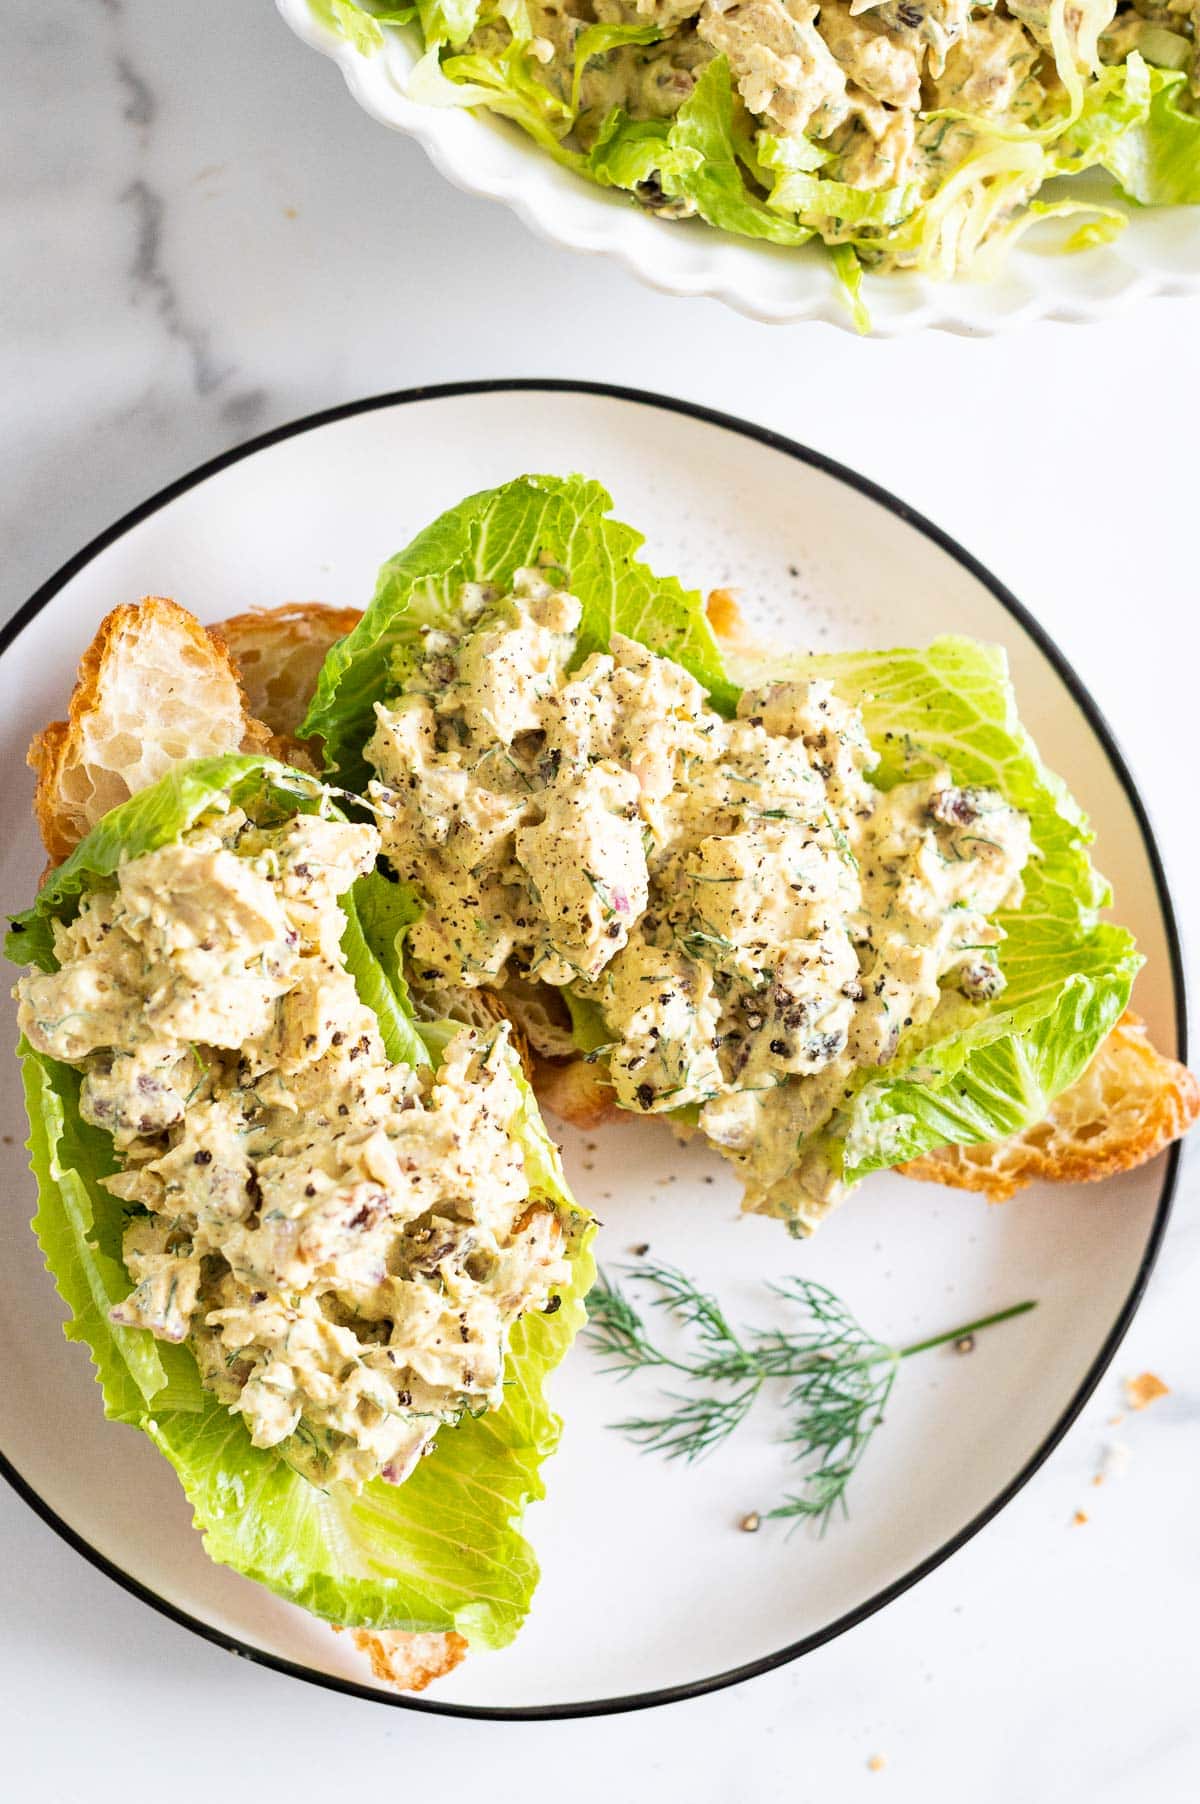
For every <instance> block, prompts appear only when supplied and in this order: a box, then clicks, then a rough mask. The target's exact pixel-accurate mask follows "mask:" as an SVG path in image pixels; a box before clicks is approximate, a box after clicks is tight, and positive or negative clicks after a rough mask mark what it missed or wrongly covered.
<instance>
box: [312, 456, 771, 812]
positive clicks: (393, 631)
mask: <svg viewBox="0 0 1200 1804" xmlns="http://www.w3.org/2000/svg"><path fill="white" fill-rule="evenodd" d="M611 505H612V497H611V496H610V495H609V494H608V493H607V491H606V490H605V489H603V488H602V487H601V486H600V484H599V483H598V482H590V481H588V480H587V479H586V478H584V477H582V476H566V477H557V476H521V477H518V478H517V480H516V481H514V482H508V483H505V484H504V486H503V487H502V488H498V489H484V490H482V491H481V492H480V493H479V494H477V495H471V496H469V497H468V499H467V500H466V501H463V502H461V503H460V504H459V506H458V507H453V508H450V509H449V510H448V511H447V512H446V513H444V514H442V515H441V517H440V518H439V519H437V520H435V521H434V522H433V525H432V526H428V527H426V529H425V531H424V532H422V533H419V534H418V536H417V537H416V538H415V539H414V540H413V541H412V543H411V544H410V545H409V546H407V547H406V548H405V550H403V551H401V552H398V553H397V555H396V556H395V557H393V558H389V560H388V562H387V563H386V564H385V565H384V566H383V568H382V570H381V571H380V573H379V579H378V582H377V584H376V588H375V595H374V597H373V599H372V601H371V604H370V606H369V607H368V608H367V610H366V613H365V614H364V615H363V617H362V619H361V620H360V621H359V623H358V625H357V626H356V627H355V628H354V630H353V632H351V633H349V634H348V635H347V636H346V638H344V639H342V640H340V641H339V643H338V644H337V645H335V646H334V648H333V650H332V651H331V652H330V654H329V656H328V658H327V659H326V660H325V664H324V667H323V669H322V671H321V675H320V680H319V681H318V684H317V690H316V694H315V696H314V698H313V702H312V706H311V707H310V708H309V711H308V715H307V717H306V719H305V722H304V726H303V728H302V731H303V732H304V733H305V734H306V735H307V734H313V733H319V734H320V735H321V737H322V738H323V740H324V742H325V758H326V764H327V766H328V768H329V769H330V770H331V771H336V772H337V773H338V780H339V781H341V782H344V783H345V784H346V785H347V787H349V788H351V789H355V788H358V789H361V788H362V787H363V785H364V784H365V782H366V781H367V779H368V777H369V776H370V772H369V770H368V768H367V765H366V764H365V762H364V760H363V756H362V748H363V745H364V744H365V743H366V740H367V739H368V738H369V737H370V734H371V731H372V729H373V727H374V718H375V712H374V711H375V703H376V701H380V700H383V699H384V698H385V697H387V696H388V695H389V694H392V693H394V692H395V691H396V690H397V689H398V688H399V687H400V684H401V682H402V680H403V675H404V672H405V670H406V669H407V668H409V667H410V665H411V663H412V661H413V660H414V658H415V657H416V655H417V654H418V652H419V649H420V643H421V640H420V633H421V629H422V627H430V626H443V627H444V626H448V625H453V624H454V622H455V620H456V618H457V610H458V596H459V592H460V590H461V588H462V585H463V584H464V583H465V582H488V583H495V584H498V585H499V586H500V587H504V586H505V585H509V584H511V582H512V577H513V572H514V571H516V570H518V569H521V568H523V567H524V566H527V565H532V564H538V563H541V564H549V565H553V566H555V567H558V568H561V569H562V570H564V571H568V572H569V573H570V583H571V590H572V593H573V594H575V595H577V596H578V597H579V600H580V601H581V602H582V604H583V621H582V624H581V628H580V635H579V654H578V655H579V657H580V659H582V658H584V657H586V656H587V655H588V654H589V653H591V652H593V651H597V650H599V649H601V648H603V647H604V646H606V645H607V644H608V642H609V639H610V638H611V637H612V634H613V633H614V632H622V633H626V634H628V635H629V637H630V638H633V639H640V640H642V641H643V643H644V644H646V645H649V646H651V647H652V648H653V649H654V650H657V651H663V652H666V653H668V654H669V655H671V656H674V657H676V658H678V659H679V661H680V662H681V663H683V664H686V665H687V667H688V669H689V670H690V671H691V672H692V674H693V675H694V676H695V677H696V678H697V679H698V681H699V682H701V683H703V685H704V687H705V688H706V689H707V690H708V691H709V693H710V695H711V697H712V699H713V702H714V705H716V706H718V707H727V708H728V707H731V706H732V705H733V704H734V702H735V701H736V692H735V691H734V690H733V688H732V687H731V685H730V683H729V680H728V678H727V677H726V676H725V674H724V670H723V668H722V664H721V657H720V653H719V652H718V650H717V644H716V640H715V639H714V638H713V635H712V632H711V630H710V628H709V625H708V622H707V621H706V620H705V617H704V608H703V603H702V601H701V598H700V596H699V595H697V594H694V593H692V592H690V591H688V590H685V589H684V588H682V587H681V585H680V584H679V583H678V582H677V581H676V580H675V578H674V577H656V576H655V575H654V573H653V572H652V571H651V570H649V569H648V568H647V567H646V565H645V564H643V563H641V562H639V561H638V559H637V557H636V555H635V554H636V552H637V551H638V549H639V548H640V546H641V545H642V543H643V535H642V534H641V533H638V532H635V531H634V530H633V529H632V527H629V526H623V525H621V523H620V522H619V521H616V520H613V519H611V518H609V517H608V516H607V513H606V510H607V509H608V508H609V507H611Z"/></svg>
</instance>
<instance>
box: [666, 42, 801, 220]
mask: <svg viewBox="0 0 1200 1804" xmlns="http://www.w3.org/2000/svg"><path fill="white" fill-rule="evenodd" d="M667 151H668V155H667V158H666V159H665V161H664V163H663V166H662V185H663V191H664V193H666V194H668V195H670V196H671V198H672V199H676V200H690V201H691V202H692V204H693V206H694V207H695V208H696V211H697V212H698V213H699V215H700V217H701V219H706V220H707V221H708V223H709V225H713V226H719V227H720V228H721V230H722V231H725V232H737V233H738V234H739V235H740V236H741V237H743V238H762V239H765V240H767V242H768V243H771V244H791V245H796V244H804V243H805V242H806V241H807V240H808V239H809V238H811V237H812V232H811V230H810V228H809V227H808V226H807V225H805V224H804V223H803V222H799V223H797V222H796V221H795V220H792V219H788V218H785V217H784V215H783V214H782V213H780V212H778V211H776V210H775V209H774V208H772V207H771V206H769V205H768V204H767V201H766V199H765V198H764V197H762V196H760V195H758V194H757V193H755V191H754V189H753V188H752V187H751V186H750V185H749V183H748V182H747V179H746V171H745V168H744V166H743V161H742V158H741V156H740V153H739V149H738V145H737V142H736V139H735V136H734V101H733V84H732V82H731V80H730V75H729V61H728V58H727V57H724V56H718V57H715V58H714V59H713V61H712V62H711V63H709V64H708V66H707V67H706V68H705V69H704V70H703V71H702V73H701V75H700V78H699V80H698V81H697V83H696V85H695V87H694V88H693V89H692V91H691V93H690V94H689V95H688V97H687V99H686V100H685V101H684V103H683V105H682V106H681V107H680V109H679V111H678V112H677V113H676V115H675V117H674V119H673V120H672V121H671V126H670V130H669V131H668V133H667Z"/></svg>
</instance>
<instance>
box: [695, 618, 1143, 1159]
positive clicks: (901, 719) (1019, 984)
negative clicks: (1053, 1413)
mask: <svg viewBox="0 0 1200 1804" xmlns="http://www.w3.org/2000/svg"><path fill="white" fill-rule="evenodd" d="M728 662H729V664H730V673H731V675H733V676H734V677H735V678H737V679H738V680H740V681H741V682H742V684H743V685H748V684H750V683H754V684H758V683H762V682H766V681H771V680H773V679H775V678H779V677H785V676H787V677H795V678H808V677H824V678H826V679H828V680H829V681H831V682H833V683H834V685H835V687H836V689H837V691H838V693H839V694H841V695H843V696H846V697H848V698H849V699H851V700H853V701H855V702H857V703H858V704H859V706H860V707H861V709H862V713H863V721H864V724H865V726H866V729H867V733H868V735H869V737H870V739H871V743H872V745H873V746H874V747H875V749H876V751H877V752H878V753H879V754H880V761H879V764H878V766H877V767H876V769H875V770H874V772H873V773H872V776H873V780H874V781H875V782H876V783H878V784H879V786H880V787H881V788H883V789H888V788H890V787H892V785H893V784H895V783H898V782H901V781H905V780H907V779H911V778H916V777H920V776H922V775H925V774H928V773H929V772H931V771H933V770H935V769H936V768H937V767H938V766H939V765H945V766H946V767H947V768H948V769H949V770H950V773H951V775H952V777H953V778H954V780H955V782H957V783H966V784H976V785H987V786H989V787H991V788H994V789H998V790H999V791H1000V792H1001V794H1002V795H1004V796H1005V798H1006V799H1007V800H1008V801H1009V802H1011V803H1012V804H1013V805H1014V807H1017V808H1020V809H1022V810H1023V811H1024V812H1025V813H1026V814H1028V816H1029V818H1030V822H1031V825H1032V828H1033V841H1034V846H1035V856H1034V857H1033V859H1031V861H1030V863H1029V865H1028V866H1027V867H1026V871H1025V877H1024V891H1025V893H1024V898H1023V900H1022V902H1021V904H1020V905H1019V907H1016V908H1010V909H1006V910H1002V911H1000V912H999V913H998V914H997V916H996V920H997V921H998V923H999V924H1000V926H1001V927H1003V929H1004V931H1005V933H1006V935H1007V938H1006V940H1005V942H1004V944H1003V946H1002V947H1001V956H1000V963H1001V966H1002V968H1003V970H1004V974H1005V977H1006V978H1007V980H1008V981H1007V988H1006V989H1005V990H1004V992H1003V994H1002V995H1001V996H1000V997H998V998H997V999H996V1000H995V1001H994V1002H991V1003H989V1004H988V1005H986V1007H983V1008H980V1007H979V1006H978V1005H974V1004H969V1003H967V1002H965V1001H963V1000H961V999H960V998H958V997H957V996H955V995H954V994H953V993H951V992H947V993H946V996H945V998H944V1000H943V1003H942V1005H941V1006H940V1007H939V1009H938V1010H937V1012H936V1013H935V1015H934V1017H933V1018H932V1020H931V1021H930V1022H929V1023H927V1024H926V1025H925V1027H924V1028H922V1029H920V1030H917V1029H914V1030H913V1031H912V1032H911V1033H910V1034H908V1035H906V1036H905V1038H904V1039H903V1040H902V1041H901V1043H900V1047H899V1050H898V1053H897V1057H896V1058H895V1060H894V1061H893V1062H892V1063H891V1064H890V1065H889V1066H887V1067H886V1068H885V1070H884V1071H883V1072H881V1073H875V1072H869V1073H868V1072H860V1073H859V1074H858V1079H857V1086H856V1090H855V1095H854V1097H853V1100H852V1101H851V1102H850V1103H849V1104H848V1105H847V1106H846V1107H845V1108H844V1110H843V1111H842V1112H841V1114H840V1116H839V1117H837V1118H835V1121H834V1123H833V1124H832V1126H831V1129H830V1130H829V1134H828V1139H829V1141H830V1143H831V1150H832V1151H833V1152H834V1153H835V1154H836V1156H837V1157H839V1158H844V1176H845V1177H846V1179H847V1181H849V1182H855V1181H857V1180H858V1179H859V1178H861V1177H863V1176H865V1175H866V1174H867V1173H868V1172H871V1171H878V1170H881V1169H884V1168H885V1167H888V1166H891V1165H896V1164H899V1163H901V1162H902V1161H903V1160H905V1159H911V1158H915V1157H916V1156H917V1155H918V1154H919V1153H922V1152H927V1151H929V1150H930V1149H931V1148H933V1147H935V1146H940V1145H944V1144H946V1143H947V1142H951V1143H955V1144H966V1143H971V1142H978V1141H984V1140H992V1139H998V1138H1000V1137H1001V1136H1003V1135H1006V1134H1010V1133H1014V1132H1016V1131H1018V1130H1019V1129H1021V1128H1024V1127H1028V1126H1031V1125H1032V1124H1033V1123H1034V1122H1036V1121H1040V1120H1041V1119H1042V1117H1043V1116H1044V1115H1045V1113H1046V1109H1047V1107H1048V1106H1049V1104H1050V1102H1051V1101H1052V1100H1053V1098H1054V1097H1055V1096H1057V1095H1058V1093H1059V1092H1060V1091H1061V1090H1064V1089H1065V1088H1066V1087H1067V1085H1068V1084H1071V1083H1073V1082H1074V1081H1075V1079H1076V1078H1077V1077H1078V1076H1079V1074H1080V1073H1081V1072H1082V1071H1083V1069H1084V1067H1085V1066H1086V1065H1087V1064H1088V1062H1089V1061H1090V1059H1091V1057H1092V1055H1093V1053H1094V1052H1095V1050H1096V1048H1097V1047H1098V1046H1099V1044H1100V1042H1101V1040H1102V1039H1103V1038H1104V1036H1105V1035H1106V1034H1107V1033H1108V1031H1109V1029H1110V1028H1111V1027H1112V1026H1113V1025H1114V1024H1115V1023H1116V1021H1117V1020H1118V1018H1119V1017H1120V1015H1121V1013H1122V1011H1123V1010H1124V1008H1125V1006H1126V1003H1127V1002H1128V1000H1129V991H1130V988H1131V986H1132V983H1133V979H1134V977H1135V975H1136V973H1137V971H1138V968H1139V967H1140V965H1141V962H1142V961H1141V958H1140V957H1139V955H1138V954H1137V952H1136V950H1135V948H1134V944H1133V940H1132V938H1131V937H1130V935H1129V934H1128V933H1126V932H1125V930H1124V929H1123V928H1121V927H1115V926H1113V925H1111V924H1109V923H1107V922H1102V921H1101V920H1100V919H1099V910H1100V908H1101V907H1102V906H1103V905H1104V904H1105V903H1106V902H1108V901H1109V900H1110V892H1109V889H1108V885H1107V884H1106V883H1105V882H1104V880H1103V879H1102V878H1101V877H1100V876H1099V874H1098V873H1097V872H1096V870H1095V869H1094V868H1093V866H1092V863H1091V860H1090V858H1089V856H1088V850H1087V848H1088V845H1089V842H1090V839H1091V834H1090V832H1089V830H1088V827H1087V822H1086V820H1085V818H1084V816H1083V814H1082V812H1081V811H1080V809H1079V807H1078V806H1077V804H1076V803H1075V802H1074V801H1073V800H1072V798H1071V796H1070V795H1069V794H1068V792H1067V790H1066V788H1065V786H1064V785H1063V783H1062V782H1061V780H1060V779H1059V778H1057V777H1055V776H1054V775H1053V774H1052V773H1051V772H1049V771H1047V769H1046V768H1045V766H1044V765H1043V764H1042V761H1041V759H1040V757H1039V756H1038V752H1037V748H1036V746H1035V745H1034V743H1033V741H1032V739H1031V738H1030V737H1029V734H1028V733H1027V732H1026V731H1025V729H1024V727H1023V726H1022V725H1021V723H1020V720H1019V719H1018V717H1017V709H1016V699H1015V696H1014V694H1013V690H1012V685H1011V683H1010V681H1009V677H1008V665H1007V660H1006V658H1005V655H1004V653H1003V652H1002V651H1001V650H1000V649H999V647H997V646H990V645H980V644H977V643H976V642H975V641H974V640H971V639H963V638H955V637H947V638H943V639H935V640H934V641H933V643H932V644H931V645H929V646H927V647H926V648H924V649H923V650H907V649H905V650H895V651H887V652H835V653H824V654H814V655H795V656H784V657H781V658H770V659H764V658H752V659H747V658H738V657H731V658H730V659H729V660H728Z"/></svg>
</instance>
